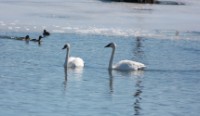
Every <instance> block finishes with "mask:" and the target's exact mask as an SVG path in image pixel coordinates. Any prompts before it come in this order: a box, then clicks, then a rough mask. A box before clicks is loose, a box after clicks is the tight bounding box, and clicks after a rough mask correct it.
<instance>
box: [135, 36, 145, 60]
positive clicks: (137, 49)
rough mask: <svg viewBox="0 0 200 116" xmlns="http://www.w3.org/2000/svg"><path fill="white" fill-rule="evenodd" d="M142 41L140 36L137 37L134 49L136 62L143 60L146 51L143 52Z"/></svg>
mask: <svg viewBox="0 0 200 116" xmlns="http://www.w3.org/2000/svg"><path fill="white" fill-rule="evenodd" d="M142 41H143V38H142V37H140V36H137V37H136V41H135V47H134V48H133V54H134V56H135V57H136V60H138V59H142V58H143V55H144V51H143V50H142V47H143V46H142Z"/></svg>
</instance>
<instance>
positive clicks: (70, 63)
mask: <svg viewBox="0 0 200 116" xmlns="http://www.w3.org/2000/svg"><path fill="white" fill-rule="evenodd" d="M62 49H67V54H66V58H65V63H64V67H65V68H66V67H68V68H81V67H84V61H83V60H82V59H81V58H79V57H69V51H70V50H69V49H70V44H68V43H67V44H65V45H64V47H63V48H62Z"/></svg>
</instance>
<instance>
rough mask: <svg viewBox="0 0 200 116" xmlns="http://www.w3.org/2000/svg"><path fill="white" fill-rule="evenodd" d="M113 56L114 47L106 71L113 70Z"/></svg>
mask: <svg viewBox="0 0 200 116" xmlns="http://www.w3.org/2000/svg"><path fill="white" fill-rule="evenodd" d="M114 54H115V47H113V49H112V54H111V57H110V62H109V66H108V69H112V68H113V66H112V64H113V58H114Z"/></svg>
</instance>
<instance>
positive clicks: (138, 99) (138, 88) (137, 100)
mask: <svg viewBox="0 0 200 116" xmlns="http://www.w3.org/2000/svg"><path fill="white" fill-rule="evenodd" d="M142 89H143V86H142V80H141V78H140V77H138V78H137V80H136V91H135V93H134V98H135V102H134V106H133V107H134V111H135V115H140V111H141V110H142V108H141V105H140V103H141V100H142V97H141V94H142Z"/></svg>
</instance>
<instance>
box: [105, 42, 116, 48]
mask: <svg viewBox="0 0 200 116" xmlns="http://www.w3.org/2000/svg"><path fill="white" fill-rule="evenodd" d="M115 46H116V44H115V43H113V42H111V43H109V44H108V45H106V46H105V48H108V47H111V48H115Z"/></svg>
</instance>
